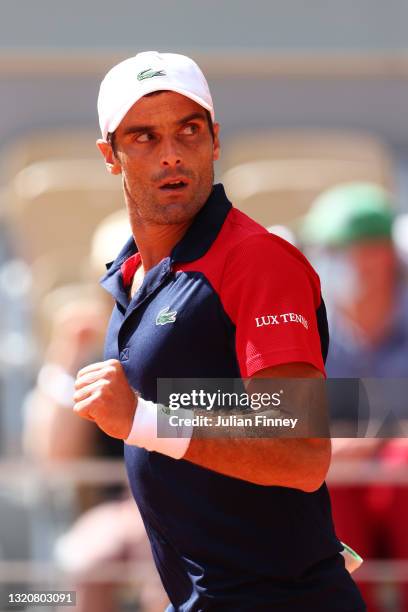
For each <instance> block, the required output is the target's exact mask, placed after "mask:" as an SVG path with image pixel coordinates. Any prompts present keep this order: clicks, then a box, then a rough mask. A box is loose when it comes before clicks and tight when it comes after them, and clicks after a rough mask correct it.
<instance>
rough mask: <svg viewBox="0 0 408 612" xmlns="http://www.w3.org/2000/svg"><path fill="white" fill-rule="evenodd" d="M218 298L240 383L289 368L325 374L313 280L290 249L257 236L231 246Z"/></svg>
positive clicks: (317, 297)
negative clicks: (301, 366)
mask: <svg viewBox="0 0 408 612" xmlns="http://www.w3.org/2000/svg"><path fill="white" fill-rule="evenodd" d="M220 296H221V300H222V303H223V306H224V309H225V311H226V312H227V314H228V316H229V318H230V319H231V320H232V322H233V323H234V325H235V328H236V335H235V344H236V354H237V358H238V362H239V367H240V371H241V375H242V376H243V377H250V376H252V375H253V374H254V373H256V372H257V371H259V370H262V369H264V368H267V367H271V366H274V365H280V364H287V363H291V362H306V363H309V364H311V365H313V366H315V367H316V368H317V369H318V370H320V371H321V372H322V373H323V374H325V371H324V362H323V356H322V348H321V346H322V344H321V337H320V332H319V326H318V320H317V311H318V310H319V307H320V305H321V295H320V281H319V277H318V275H317V274H316V272H315V271H314V270H313V268H312V267H311V265H310V264H309V262H308V261H307V259H306V258H305V257H304V256H303V255H302V254H301V253H300V251H298V250H297V249H295V248H294V247H293V246H292V245H290V244H289V243H287V242H286V241H284V240H282V239H280V238H277V237H276V236H273V235H271V234H260V235H256V236H251V237H250V238H247V239H245V240H244V241H243V242H241V243H240V244H239V245H237V246H235V247H234V249H232V251H231V252H230V254H229V256H228V259H227V261H226V264H225V269H224V273H223V278H222V283H221V291H220Z"/></svg>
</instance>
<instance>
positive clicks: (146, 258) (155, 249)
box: [131, 220, 192, 272]
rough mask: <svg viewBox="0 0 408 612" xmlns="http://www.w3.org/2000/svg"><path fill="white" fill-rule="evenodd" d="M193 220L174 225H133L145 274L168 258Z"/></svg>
mask: <svg viewBox="0 0 408 612" xmlns="http://www.w3.org/2000/svg"><path fill="white" fill-rule="evenodd" d="M191 223H192V220H189V221H186V222H184V223H180V224H174V225H139V224H136V223H134V222H133V223H131V225H132V233H133V237H134V239H135V242H136V244H137V248H138V250H139V253H140V257H141V260H142V266H143V270H144V272H147V271H148V270H150V269H151V268H153V267H154V266H155V265H157V264H158V263H159V262H160V261H161V260H162V259H163V258H164V257H168V256H169V255H170V253H171V251H172V250H173V248H174V247H175V246H176V244H177V243H178V242H179V241H180V240H181V238H182V237H183V236H184V234H185V233H186V231H187V230H188V228H189V227H190V225H191Z"/></svg>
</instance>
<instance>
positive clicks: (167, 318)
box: [156, 306, 177, 325]
mask: <svg viewBox="0 0 408 612" xmlns="http://www.w3.org/2000/svg"><path fill="white" fill-rule="evenodd" d="M169 309H170V306H166V307H165V308H162V309H161V311H160V312H159V314H158V315H157V317H156V325H166V323H174V321H175V320H176V314H177V310H172V311H171V312H169Z"/></svg>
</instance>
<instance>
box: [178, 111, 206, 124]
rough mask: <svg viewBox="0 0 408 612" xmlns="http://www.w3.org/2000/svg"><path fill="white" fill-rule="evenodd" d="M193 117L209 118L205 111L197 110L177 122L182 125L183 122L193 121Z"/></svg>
mask: <svg viewBox="0 0 408 612" xmlns="http://www.w3.org/2000/svg"><path fill="white" fill-rule="evenodd" d="M193 119H202V120H203V121H206V120H207V118H206V116H205V113H204V112H202V113H201V112H200V111H195V112H194V113H190V114H189V115H187V116H186V117H183V119H180V120H179V121H177V123H178V124H179V125H182V124H183V123H188V122H189V121H193Z"/></svg>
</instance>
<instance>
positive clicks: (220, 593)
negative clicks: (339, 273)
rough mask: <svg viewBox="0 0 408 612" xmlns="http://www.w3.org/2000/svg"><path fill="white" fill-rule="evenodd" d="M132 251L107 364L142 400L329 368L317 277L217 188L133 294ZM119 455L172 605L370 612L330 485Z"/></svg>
mask: <svg viewBox="0 0 408 612" xmlns="http://www.w3.org/2000/svg"><path fill="white" fill-rule="evenodd" d="M136 253H137V247H136V245H135V243H134V240H133V238H131V239H130V240H129V241H128V242H127V244H126V245H125V246H124V248H123V249H122V251H121V252H120V254H119V255H118V257H117V259H116V260H115V261H114V262H113V264H112V265H111V266H110V268H109V270H108V272H107V274H106V275H105V276H104V278H103V279H102V281H101V282H102V285H103V287H104V288H105V289H106V290H107V291H109V292H110V293H111V294H112V295H113V297H114V298H115V300H116V304H115V306H114V309H113V313H112V317H111V320H110V323H109V328H108V332H107V338H106V346H105V359H112V358H113V359H119V360H120V361H121V364H122V366H123V368H124V370H125V373H126V376H127V378H128V381H129V383H130V385H131V386H132V387H133V388H135V389H137V390H138V391H139V392H140V394H141V395H142V397H144V398H145V399H147V400H151V401H157V399H156V398H157V379H158V378H175V379H177V378H239V377H241V376H242V377H249V376H252V375H253V374H254V373H255V372H257V371H258V370H260V369H263V368H266V367H270V366H273V365H277V364H281V363H290V362H294V361H301V362H307V363H311V364H312V365H314V366H315V367H316V368H318V369H320V370H321V371H322V372H324V361H325V358H326V355H327V348H328V328H327V320H326V313H325V308H324V303H323V301H322V298H321V294H320V285H319V279H318V276H317V275H316V273H315V271H314V270H313V268H312V267H311V266H310V264H309V263H308V261H307V260H306V259H305V258H304V256H303V255H302V254H301V253H300V252H299V251H298V250H297V249H295V248H294V247H293V246H291V245H290V244H288V243H287V242H286V241H284V240H282V239H280V238H278V237H277V236H273V235H271V234H269V233H268V232H267V231H266V230H265V229H264V228H263V227H262V226H260V225H258V224H257V223H256V222H255V221H253V220H252V219H250V218H249V217H247V216H246V215H244V214H243V213H242V212H240V211H238V210H237V209H235V208H234V207H233V206H232V205H231V203H230V202H229V201H228V199H227V197H226V195H225V192H224V189H223V187H222V185H215V186H214V188H213V190H212V193H211V195H210V197H209V199H208V201H207V202H206V204H205V205H204V206H203V208H202V209H201V210H200V211H199V213H198V214H197V216H196V217H195V219H194V221H193V223H192V225H191V226H190V228H189V229H188V231H187V232H186V234H185V235H184V237H183V238H182V240H181V241H180V242H179V243H178V244H177V245H176V246H175V248H174V249H173V251H172V253H171V254H170V256H169V257H166V258H164V259H163V260H162V261H161V262H159V263H158V264H157V265H156V266H155V267H154V268H152V269H151V270H149V271H148V272H147V274H146V275H145V278H144V281H143V284H142V286H141V287H140V289H139V290H138V291H137V292H136V293H135V295H134V296H133V298H132V299H129V291H128V287H126V285H127V284H129V283H130V282H131V274H130V275H129V268H131V267H132V266H131V262H132V261H133V262H134V261H135V259H137V256H136V255H135V254H136ZM163 313H165V314H166V313H171V314H172V316H170V317H169V321H168V324H160V316H161V315H162V314H163ZM125 460H126V468H127V473H128V478H129V482H130V486H131V489H132V492H133V495H134V497H135V500H136V502H137V504H138V506H139V510H140V513H141V516H142V518H143V521H144V524H145V527H146V531H147V534H148V537H149V540H150V543H151V547H152V552H153V557H154V560H155V563H156V566H157V569H158V571H159V573H160V576H161V579H162V582H163V585H164V588H165V589H166V592H167V594H168V596H169V599H170V601H171V605H170V606H169V608H168V611H169V612H170V611H177V612H192V611H200V610H217V611H218V610H220V611H221V610H225V611H230V612H235V611H239V610H243V611H244V610H245V611H248V612H249V611H251V612H257V611H266V610H282V611H286V610H288V611H289V610H290V611H295V610H296V611H299V612H300V611H302V612H306V611H308V610H310V611H312V610H313V612H316V611H317V610H321V611H324V612H327V610H329V609H330V610H331V611H333V612H335V611H346V610H347V611H357V610H363V609H364V604H363V602H362V600H361V598H360V595H359V593H358V591H357V589H356V587H355V585H354V582H353V581H352V579H351V578H350V576H349V574H348V572H347V571H346V570H345V568H344V562H343V558H342V557H341V555H340V554H339V551H340V550H341V549H342V546H341V544H340V543H339V541H338V539H337V537H336V535H335V532H334V528H333V523H332V517H331V509H330V501H329V496H328V492H327V488H326V485H325V484H323V485H322V486H321V487H320V488H319V489H318V490H317V491H315V492H313V493H305V492H303V491H300V490H297V489H292V488H289V487H279V486H261V485H256V484H253V483H250V482H247V481H243V480H239V479H236V478H230V477H227V476H224V475H222V474H218V473H216V472H214V471H212V470H208V469H205V468H202V467H200V466H198V465H195V464H193V463H191V462H189V461H187V460H184V459H180V460H175V459H172V458H170V457H168V456H165V455H162V454H160V453H156V452H149V451H146V450H144V449H142V448H138V447H137V446H129V445H126V444H125Z"/></svg>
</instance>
